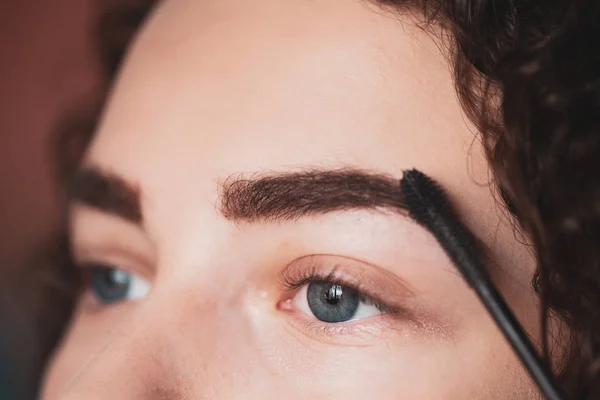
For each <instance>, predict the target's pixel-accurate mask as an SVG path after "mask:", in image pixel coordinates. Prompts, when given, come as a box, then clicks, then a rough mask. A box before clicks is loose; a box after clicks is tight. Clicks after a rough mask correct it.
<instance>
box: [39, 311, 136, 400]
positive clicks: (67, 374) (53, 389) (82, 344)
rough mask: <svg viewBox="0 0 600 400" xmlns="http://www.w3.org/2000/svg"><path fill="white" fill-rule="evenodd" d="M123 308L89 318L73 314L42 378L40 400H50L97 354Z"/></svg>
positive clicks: (122, 312) (121, 316) (79, 312)
mask: <svg viewBox="0 0 600 400" xmlns="http://www.w3.org/2000/svg"><path fill="white" fill-rule="evenodd" d="M128 308H129V307H128V306H127V305H124V306H122V307H117V308H114V309H110V310H108V311H107V312H102V313H98V314H96V315H95V316H94V317H93V318H92V317H90V316H89V315H86V314H84V313H83V312H82V311H81V310H77V311H76V312H75V315H74V316H73V319H72V321H71V324H70V325H69V327H68V329H67V331H66V333H65V335H64V336H63V338H62V339H61V341H60V343H59V346H58V347H57V349H56V351H55V352H54V354H53V355H52V357H51V358H50V361H49V363H48V364H47V367H46V370H45V372H44V375H43V378H42V390H41V393H42V396H41V399H43V400H54V399H56V398H57V397H58V395H59V394H60V393H61V392H62V391H63V390H64V389H65V387H66V386H67V385H68V384H69V382H70V381H71V380H72V379H73V378H74V377H75V376H76V375H77V374H78V373H79V372H80V371H81V370H82V369H83V368H84V367H85V365H86V364H87V363H88V362H89V360H90V359H91V357H93V355H94V354H95V353H97V352H98V351H100V350H101V349H102V348H103V347H104V346H105V344H106V342H107V340H108V339H107V338H109V337H110V335H111V328H112V327H114V326H116V325H117V324H116V322H117V321H119V320H120V319H122V318H123V316H124V315H126V314H127V309H128Z"/></svg>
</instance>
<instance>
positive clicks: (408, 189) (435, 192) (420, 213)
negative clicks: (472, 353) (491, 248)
mask: <svg viewBox="0 0 600 400" xmlns="http://www.w3.org/2000/svg"><path fill="white" fill-rule="evenodd" d="M400 189H401V193H402V197H403V199H402V200H403V202H404V206H405V207H406V209H407V210H408V212H409V215H410V216H411V218H413V219H414V220H415V221H417V223H419V224H420V225H422V226H423V227H425V228H426V229H427V230H428V231H430V232H431V233H432V234H433V235H434V236H435V238H436V239H437V241H438V243H439V244H440V245H441V247H442V248H443V249H444V251H445V252H446V254H447V255H448V257H449V258H450V260H451V261H452V262H453V263H454V265H455V266H456V268H457V269H458V270H459V272H460V273H461V275H462V276H463V278H464V279H465V281H466V282H467V283H468V284H469V286H470V287H471V288H472V289H473V290H474V291H475V293H476V294H477V296H478V297H479V299H480V300H481V302H482V303H483V305H484V306H485V307H486V309H487V310H488V312H489V314H490V315H491V316H492V318H493V319H494V321H495V322H496V325H497V326H498V328H499V329H500V330H501V331H502V333H503V334H504V336H505V337H506V339H507V340H508V342H509V343H510V345H511V346H512V348H513V350H514V351H515V353H516V354H517V356H518V357H519V358H520V360H521V362H522V364H523V365H524V366H525V368H526V369H527V371H528V372H529V375H530V376H531V377H532V378H533V380H534V381H535V382H536V384H537V385H538V387H539V388H540V390H541V393H542V394H543V395H544V396H545V397H546V398H547V399H549V400H564V399H565V395H564V393H563V390H562V388H561V387H560V386H559V385H558V383H557V381H556V378H555V377H554V375H553V374H552V371H551V370H550V368H549V367H548V365H547V363H546V362H545V361H544V360H542V358H541V357H540V356H539V354H538V353H537V351H536V350H535V348H534V346H533V344H532V343H531V341H530V340H529V337H528V336H527V334H526V332H525V329H524V328H523V327H522V326H521V324H520V323H519V321H518V320H517V318H516V317H515V316H514V314H513V313H512V312H511V310H510V308H509V307H508V305H507V304H506V302H505V300H504V298H503V297H502V295H501V294H500V292H499V291H498V289H496V287H495V286H494V284H493V283H492V280H491V278H490V276H489V274H488V272H487V269H486V268H485V265H484V264H483V262H482V261H481V259H480V258H479V257H478V252H477V246H476V242H475V240H474V238H473V236H472V235H471V234H470V232H469V231H468V230H467V229H466V228H465V227H464V226H463V225H462V224H461V223H460V221H459V220H458V218H457V217H456V215H455V214H454V212H453V210H452V209H451V207H450V203H449V202H448V200H447V197H446V194H445V193H444V191H443V190H442V188H441V187H440V186H439V185H438V184H437V183H436V182H435V181H433V180H432V179H431V178H429V177H428V176H427V175H425V174H423V173H422V172H420V171H418V170H416V169H412V170H408V171H404V175H403V177H402V180H401V181H400Z"/></svg>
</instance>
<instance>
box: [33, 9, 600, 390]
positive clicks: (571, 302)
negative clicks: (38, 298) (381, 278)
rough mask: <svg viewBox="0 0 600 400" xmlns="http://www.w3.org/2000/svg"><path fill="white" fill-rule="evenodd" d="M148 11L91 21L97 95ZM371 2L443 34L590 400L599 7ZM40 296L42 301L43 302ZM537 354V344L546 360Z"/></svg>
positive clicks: (66, 140)
mask: <svg viewBox="0 0 600 400" xmlns="http://www.w3.org/2000/svg"><path fill="white" fill-rule="evenodd" d="M151 3H153V2H151V1H140V2H139V4H138V5H134V6H129V7H122V8H117V9H115V10H113V11H110V12H109V13H107V14H106V15H105V16H104V17H103V18H102V21H101V23H100V24H99V30H98V36H99V38H100V41H99V53H100V55H101V57H102V60H103V62H104V66H105V74H106V82H107V86H108V84H109V82H110V80H111V79H112V77H113V75H114V73H115V71H116V70H117V68H118V66H119V64H120V62H121V59H122V57H123V55H124V53H125V51H126V48H127V45H128V43H129V41H130V38H131V36H132V35H133V34H134V33H135V31H136V30H137V29H138V26H139V24H140V23H141V22H142V21H143V20H144V17H145V15H146V14H147V12H148V11H149V10H150V9H151V6H152V4H151ZM378 3H379V4H380V5H382V6H383V7H385V8H392V7H393V8H397V9H399V10H402V9H406V8H407V7H409V8H413V9H418V10H419V11H420V12H421V14H422V15H424V16H425V18H426V19H427V22H428V24H430V26H431V25H433V24H435V25H438V26H439V25H441V26H442V27H443V28H445V29H444V32H446V33H447V34H449V37H448V38H445V43H450V52H449V54H450V55H451V57H452V59H451V64H452V66H453V71H454V75H455V84H456V89H457V93H458V95H459V98H460V100H461V102H462V105H463V109H464V111H465V113H466V114H467V115H468V116H469V118H470V119H471V120H472V121H473V122H474V123H475V124H476V125H477V126H478V128H479V131H480V133H481V135H482V140H483V143H484V147H485V150H486V152H487V156H488V159H489V162H490V165H491V167H492V170H493V172H494V177H495V180H496V183H497V187H498V189H499V192H500V195H501V198H502V199H503V201H504V202H505V204H506V206H507V208H508V209H509V210H510V212H511V213H513V214H514V216H515V217H516V220H517V221H518V224H519V225H520V226H519V229H520V230H521V231H522V232H524V233H525V234H526V235H527V236H528V238H529V241H530V242H531V243H532V246H533V248H534V250H535V253H536V254H537V257H538V270H537V274H536V278H535V280H534V282H533V284H534V287H535V288H536V290H537V291H538V293H539V294H540V297H541V302H542V309H543V320H542V321H541V324H542V327H543V328H544V331H546V329H545V328H546V325H547V321H548V318H549V314H550V313H553V314H555V315H557V316H559V317H560V318H561V319H562V320H564V321H565V322H566V324H567V325H568V327H569V335H570V344H571V345H570V349H569V351H568V352H567V353H566V355H565V359H564V360H563V362H562V363H561V368H560V371H558V373H559V375H560V377H561V379H562V381H563V383H564V385H565V386H566V388H567V389H568V390H569V392H570V393H571V394H573V395H574V396H577V397H580V396H586V397H587V396H589V397H594V398H595V397H600V382H599V380H598V369H599V368H600V361H599V360H600V133H599V132H600V131H599V128H600V119H599V118H598V115H600V48H599V47H600V42H598V38H600V23H599V22H600V18H599V17H600V15H599V13H600V3H597V2H595V1H593V0H587V1H586V0H580V1H572V2H567V1H557V0H544V1H535V0H528V1H525V0H379V1H378ZM425 29H427V27H425ZM90 115H94V116H95V115H96V114H95V112H94V113H90ZM93 125H94V120H93V119H89V120H88V122H87V123H80V124H79V125H76V126H75V129H74V130H73V129H71V130H70V131H66V134H63V135H61V139H60V140H59V141H58V143H59V144H60V153H61V154H63V156H62V157H61V166H62V168H61V172H62V177H67V176H68V175H69V173H70V172H71V171H72V170H73V168H74V167H76V165H77V164H78V162H79V157H80V154H81V152H82V150H83V149H84V148H85V145H86V143H87V140H88V139H89V137H91V132H93ZM72 127H73V126H71V128H72ZM82 128H85V129H83V131H84V134H82V133H81V131H82ZM85 132H87V133H85ZM73 133H76V134H75V135H73ZM74 138H78V139H74ZM63 293H65V292H63ZM45 294H46V296H45V297H46V299H45V300H43V301H44V302H48V301H50V300H48V299H51V298H53V297H52V296H54V294H53V293H52V292H51V291H46V292H45ZM52 301H54V300H52ZM64 308H65V309H67V308H68V307H64ZM57 315H58V316H57V318H55V322H56V324H57V325H56V326H64V324H65V321H66V319H67V318H68V312H63V313H59V314H57ZM55 339H56V335H55V336H54V338H53V340H55ZM50 342H52V341H50ZM52 343H53V342H52ZM50 348H51V346H50V343H48V346H47V349H48V350H50ZM549 351H550V348H549V346H548V345H547V344H545V345H544V353H545V355H546V356H549V354H548V353H549ZM46 353H47V352H46Z"/></svg>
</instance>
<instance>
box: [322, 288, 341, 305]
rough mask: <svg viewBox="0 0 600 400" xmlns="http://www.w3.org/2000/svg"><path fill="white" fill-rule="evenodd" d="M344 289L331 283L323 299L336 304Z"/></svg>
mask: <svg viewBox="0 0 600 400" xmlns="http://www.w3.org/2000/svg"><path fill="white" fill-rule="evenodd" d="M343 293H344V291H343V289H342V287H341V286H340V285H335V284H333V285H331V287H330V288H329V290H327V292H325V299H326V300H327V302H328V303H329V304H331V305H336V304H337V303H339V301H340V300H341V299H342V295H343Z"/></svg>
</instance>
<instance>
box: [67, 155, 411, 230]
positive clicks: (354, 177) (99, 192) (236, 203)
mask: <svg viewBox="0 0 600 400" xmlns="http://www.w3.org/2000/svg"><path fill="white" fill-rule="evenodd" d="M69 189H70V190H69V203H71V204H73V203H79V204H83V205H86V206H89V207H92V208H95V209H97V210H99V211H102V212H104V213H107V214H112V215H116V216H118V217H120V218H123V219H125V220H127V221H130V222H133V223H135V224H141V223H142V222H143V215H142V209H141V204H140V189H139V187H138V186H137V185H135V184H133V183H130V182H127V181H126V180H125V179H123V178H121V177H119V176H117V175H115V174H113V173H110V172H107V171H103V170H101V169H99V168H97V167H85V168H83V169H81V170H80V171H78V173H77V174H76V175H75V176H74V178H73V180H72V182H71V185H70V188H69ZM350 209H387V210H392V211H397V212H399V213H402V214H405V209H404V205H403V204H402V197H401V193H400V185H399V180H398V179H395V178H393V177H391V176H389V175H385V174H379V173H372V172H367V171H363V170H358V169H339V170H310V171H302V172H292V173H279V174H274V175H266V176H259V177H253V178H251V179H244V178H241V177H230V178H228V179H227V180H225V181H224V182H223V183H222V185H221V196H220V208H219V211H220V212H221V214H222V215H223V216H224V217H226V218H227V219H229V220H232V221H235V222H260V221H263V222H268V221H282V220H295V219H298V218H301V217H306V216H311V215H316V214H325V213H328V212H333V211H342V210H350Z"/></svg>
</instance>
